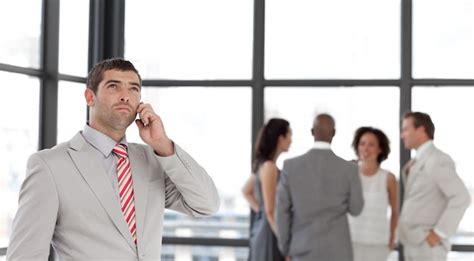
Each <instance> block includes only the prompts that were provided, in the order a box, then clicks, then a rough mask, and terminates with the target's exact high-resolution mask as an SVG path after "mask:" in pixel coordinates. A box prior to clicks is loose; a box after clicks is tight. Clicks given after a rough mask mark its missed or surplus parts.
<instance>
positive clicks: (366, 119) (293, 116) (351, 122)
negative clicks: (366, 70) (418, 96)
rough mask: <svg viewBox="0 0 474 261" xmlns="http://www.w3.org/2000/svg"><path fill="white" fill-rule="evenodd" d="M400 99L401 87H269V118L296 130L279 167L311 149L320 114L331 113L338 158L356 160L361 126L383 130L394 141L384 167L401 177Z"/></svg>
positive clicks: (266, 101)
mask: <svg viewBox="0 0 474 261" xmlns="http://www.w3.org/2000/svg"><path fill="white" fill-rule="evenodd" d="M399 99H400V92H399V89H398V88H397V87H383V88H378V87H365V88H364V87H360V88H359V87H358V88H343V87H341V88H296V87H288V88H266V89H265V119H266V120H268V119H269V118H272V117H281V118H284V119H286V120H288V121H289V122H290V126H291V128H292V129H293V143H292V144H291V147H290V150H289V152H288V153H285V154H282V156H281V157H280V158H279V160H278V162H277V164H278V165H279V167H280V168H281V167H283V166H282V163H283V160H284V159H286V158H291V157H294V156H298V155H301V154H303V153H305V152H306V151H308V150H309V149H311V147H312V146H313V143H314V139H313V136H312V135H311V128H312V125H313V119H314V117H315V116H316V115H317V114H319V113H329V114H331V115H332V116H333V117H334V119H335V120H336V136H335V137H334V140H333V142H332V149H333V150H334V152H335V153H336V154H337V155H339V156H340V157H342V158H344V159H346V160H353V159H355V158H356V156H355V153H354V151H353V150H352V148H351V143H352V139H353V137H354V132H355V130H356V129H357V128H359V127H361V126H373V127H376V128H379V129H381V130H382V131H383V132H385V134H386V135H387V136H388V138H389V139H390V142H391V144H390V148H391V153H390V155H389V157H388V159H387V160H386V161H384V162H383V163H382V167H383V168H385V169H387V170H390V171H391V172H392V173H394V174H395V175H396V176H398V173H399V168H400V167H399V158H400V156H399V151H400V133H399V132H400V131H399V130H400V126H399ZM295 104H298V106H295Z"/></svg>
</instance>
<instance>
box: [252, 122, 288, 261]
mask: <svg viewBox="0 0 474 261" xmlns="http://www.w3.org/2000/svg"><path fill="white" fill-rule="evenodd" d="M290 144H291V129H290V124H289V122H288V121H286V120H284V119H278V118H273V119H270V120H269V121H268V123H267V124H266V125H265V126H263V127H262V129H261V130H260V132H259V135H258V138H257V142H256V146H255V155H254V159H253V164H252V165H253V166H252V172H253V174H252V176H251V177H250V178H249V179H248V180H247V182H246V184H245V186H244V188H243V194H244V196H245V198H246V199H247V201H248V202H249V204H250V207H251V208H252V210H253V211H255V213H256V215H255V219H254V222H253V224H252V230H251V233H250V258H249V260H250V261H267V260H268V261H279V260H284V259H285V258H284V256H282V255H281V253H280V251H279V250H278V244H277V239H276V237H275V234H276V224H275V217H274V212H275V195H276V189H277V183H278V179H279V174H280V171H279V170H278V168H277V166H276V161H277V159H278V156H279V155H280V153H282V152H284V151H288V148H289V147H290Z"/></svg>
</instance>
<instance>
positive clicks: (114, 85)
mask: <svg viewBox="0 0 474 261" xmlns="http://www.w3.org/2000/svg"><path fill="white" fill-rule="evenodd" d="M109 88H112V89H115V88H117V85H116V84H111V85H109Z"/></svg>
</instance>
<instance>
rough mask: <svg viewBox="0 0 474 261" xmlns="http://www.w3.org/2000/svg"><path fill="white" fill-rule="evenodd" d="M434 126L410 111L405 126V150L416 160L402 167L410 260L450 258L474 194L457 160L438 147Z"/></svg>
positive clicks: (403, 225)
mask: <svg viewBox="0 0 474 261" xmlns="http://www.w3.org/2000/svg"><path fill="white" fill-rule="evenodd" d="M434 131H435V127H434V124H433V122H432V121H431V118H430V116H429V115H428V114H426V113H421V112H409V113H407V114H405V116H404V119H403V123H402V133H401V137H402V139H403V142H404V145H405V148H407V149H415V150H416V157H415V159H412V160H411V161H409V162H408V163H407V165H406V166H405V167H404V168H403V169H402V175H403V185H404V188H405V190H404V199H403V206H402V210H401V214H400V219H399V229H400V241H401V242H402V244H403V246H404V253H405V260H407V261H415V260H446V258H447V253H448V252H449V250H450V249H451V245H450V243H449V237H451V236H452V235H454V233H455V232H456V230H457V227H458V225H459V222H460V221H461V218H462V217H463V215H464V211H465V210H466V208H467V207H468V206H469V202H470V198H469V193H468V191H467V189H466V187H465V186H464V183H463V182H462V180H461V179H460V178H459V176H458V175H457V174H456V170H455V166H454V162H453V160H452V159H451V157H449V155H447V154H446V153H444V152H442V151H441V150H439V149H438V148H436V147H435V146H434V144H433V138H434Z"/></svg>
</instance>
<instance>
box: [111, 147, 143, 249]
mask: <svg viewBox="0 0 474 261" xmlns="http://www.w3.org/2000/svg"><path fill="white" fill-rule="evenodd" d="M113 152H114V153H115V155H116V156H117V158H118V161H117V175H118V184H119V195H120V202H121V205H122V213H123V216H124V218H125V222H127V225H128V228H129V229H130V233H131V234H132V238H133V241H134V242H135V245H136V244H137V224H136V222H135V198H134V196H133V195H134V193H133V180H132V172H131V169H130V160H129V159H128V153H127V147H126V145H124V144H117V145H115V147H114V149H113Z"/></svg>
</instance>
